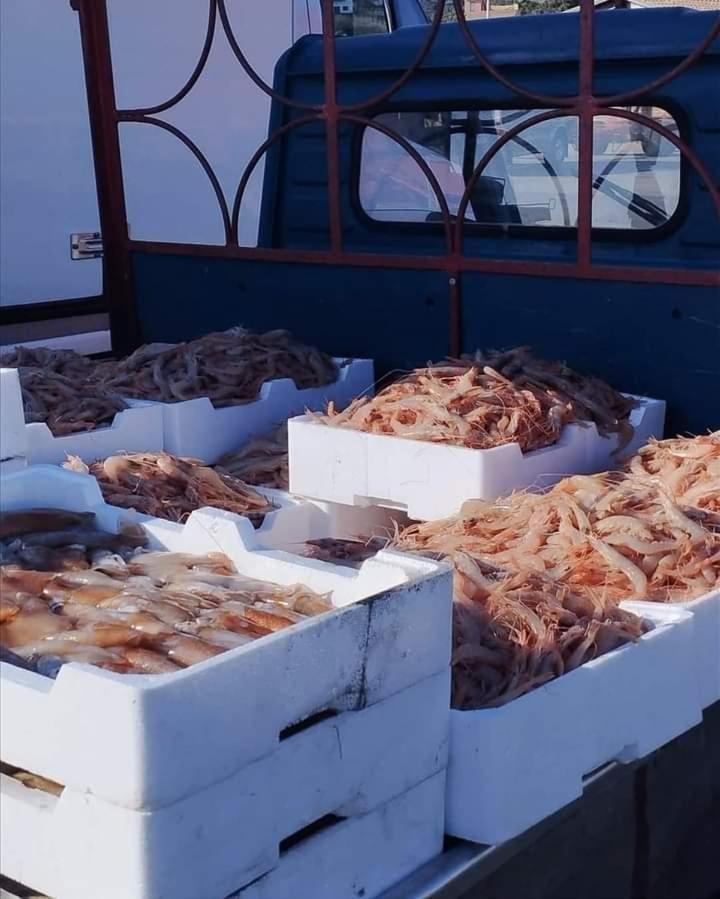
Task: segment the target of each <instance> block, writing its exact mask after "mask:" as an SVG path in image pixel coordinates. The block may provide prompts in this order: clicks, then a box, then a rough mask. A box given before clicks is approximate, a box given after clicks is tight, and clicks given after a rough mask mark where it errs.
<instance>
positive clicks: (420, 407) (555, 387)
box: [309, 348, 635, 452]
mask: <svg viewBox="0 0 720 899" xmlns="http://www.w3.org/2000/svg"><path fill="white" fill-rule="evenodd" d="M489 358H492V359H493V360H495V362H496V363H497V366H498V368H496V367H493V366H492V365H489V364H487V362H486V361H485V358H484V357H482V356H481V355H479V354H478V356H477V360H470V361H468V360H462V359H459V360H450V361H448V362H446V363H443V364H440V365H430V366H428V367H426V368H420V369H416V370H415V371H413V372H411V373H410V374H408V375H405V376H404V377H402V378H400V379H399V380H398V381H396V382H394V383H393V384H390V385H389V386H388V387H385V388H384V389H383V390H381V391H379V392H378V393H377V394H376V395H375V397H373V398H368V397H359V398H358V399H356V400H354V401H353V402H352V403H351V404H350V406H348V407H347V409H345V411H343V412H338V411H337V410H336V409H335V407H334V405H333V404H332V403H330V404H329V406H328V409H327V412H326V414H324V415H320V414H314V413H309V414H310V415H311V417H312V418H313V419H314V420H315V421H318V422H321V423H322V424H326V425H333V426H335V427H344V428H351V429H355V430H360V431H367V432H370V433H373V434H387V435H391V436H395V437H404V438H408V439H411V440H423V441H428V442H431V443H447V444H453V445H457V446H465V447H469V448H472V449H490V448H492V447H496V446H502V445H504V444H508V443H517V444H518V445H519V446H520V449H521V450H522V451H523V452H530V451H532V450H536V449H540V448H542V447H546V446H550V445H552V444H553V443H555V442H557V440H558V439H559V437H560V434H561V432H562V430H563V427H564V426H565V425H566V424H569V423H571V422H585V421H594V422H595V423H596V424H597V426H598V428H599V430H600V431H601V432H602V433H611V432H616V433H618V435H619V438H620V440H619V446H618V450H619V449H621V448H622V447H624V446H625V445H626V444H627V442H628V441H629V440H630V439H631V438H632V435H633V428H632V425H631V424H630V422H629V420H628V416H629V414H630V411H631V409H632V408H633V406H634V404H635V401H634V400H631V399H628V398H626V397H623V396H622V394H619V393H617V392H616V391H615V390H613V389H612V388H611V387H610V386H608V385H607V384H605V383H604V382H603V381H599V380H598V379H597V378H587V377H584V376H581V375H578V374H576V373H575V372H573V371H572V370H570V369H566V368H565V367H564V366H562V365H560V364H559V363H548V362H543V361H542V360H537V359H534V358H533V357H532V356H530V355H529V352H528V351H527V350H526V349H523V348H521V349H518V350H511V351H509V352H508V353H504V354H500V355H492V356H491V357H489ZM505 370H506V371H507V372H508V373H509V374H507V375H506V374H505V373H504V371H505Z"/></svg>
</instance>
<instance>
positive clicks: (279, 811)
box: [0, 670, 450, 899]
mask: <svg viewBox="0 0 720 899" xmlns="http://www.w3.org/2000/svg"><path fill="white" fill-rule="evenodd" d="M449 689H450V679H449V670H448V671H446V672H444V673H441V674H437V675H434V676H432V677H430V678H428V679H426V680H425V681H423V682H421V683H419V684H415V685H414V686H412V687H409V688H408V689H406V690H403V691H401V692H400V693H397V694H395V695H394V696H391V697H390V698H388V699H385V700H383V701H382V702H379V703H377V704H375V705H373V706H371V707H369V708H367V709H364V710H362V711H355V712H345V713H343V714H341V715H339V716H337V717H335V718H331V719H328V720H324V721H321V722H319V723H316V724H314V725H313V726H311V727H310V728H308V729H307V730H304V731H302V732H300V733H295V734H293V735H292V736H290V737H288V738H287V739H286V740H284V741H283V742H281V743H280V744H279V746H278V747H277V749H276V750H275V751H274V752H272V753H271V754H270V755H269V756H266V757H265V758H263V759H260V760H258V761H256V762H254V763H251V764H250V765H248V766H246V767H245V768H243V769H242V770H240V771H239V772H237V773H236V774H235V775H233V776H231V777H229V778H227V779H225V780H223V781H221V782H220V783H216V784H214V785H213V786H211V787H208V788H206V789H204V790H202V791H199V792H197V793H194V794H192V795H190V796H188V797H185V798H184V799H181V800H179V801H178V802H175V803H173V804H172V805H169V806H165V807H164V808H161V809H158V810H155V811H150V812H143V811H134V810H131V809H127V808H123V807H121V806H118V805H114V804H112V803H107V802H103V801H102V800H99V799H98V798H97V797H95V796H94V795H92V794H91V793H85V792H83V791H76V790H71V789H68V788H66V789H65V790H64V791H63V793H62V794H61V795H60V796H59V797H56V796H53V795H49V794H47V793H43V792H40V791H38V790H35V789H30V788H28V787H25V786H23V785H22V784H20V783H19V782H18V781H15V780H14V779H12V778H10V777H7V776H3V777H2V783H1V786H0V851H1V855H2V865H3V871H4V873H5V874H6V875H8V876H10V877H12V878H13V879H14V880H17V881H19V882H23V883H29V884H30V885H31V886H33V887H34V888H36V889H40V890H43V891H45V892H47V893H48V894H49V895H51V896H53V899H97V897H98V896H102V897H103V899H114V897H117V899H158V897H165V896H167V897H172V899H198V897H202V899H215V897H217V899H224V897H226V896H227V895H228V893H230V892H232V891H234V890H237V889H239V888H241V887H243V886H245V885H247V884H250V883H252V882H253V881H256V880H257V878H258V877H262V875H266V874H267V873H268V872H272V873H271V874H269V875H268V876H267V878H263V880H267V881H270V882H274V881H276V880H278V878H279V880H280V882H281V883H282V882H284V881H286V880H287V871H284V870H283V869H284V868H286V867H287V860H286V859H284V858H281V857H280V849H281V841H285V840H288V838H292V837H293V836H295V835H297V834H298V832H300V831H302V830H304V829H305V828H308V827H310V826H311V825H313V824H315V822H317V821H320V820H322V819H323V818H325V817H326V816H328V815H336V816H340V817H346V818H350V819H353V818H355V817H359V816H365V815H367V814H368V813H369V812H372V811H373V810H375V809H378V808H379V807H382V806H383V805H384V804H385V803H387V802H388V801H389V800H391V799H393V798H394V797H397V796H402V795H403V794H407V791H408V790H412V788H414V787H416V786H417V785H418V784H421V783H423V782H425V781H427V779H428V778H430V777H433V776H436V775H440V776H442V774H443V773H444V770H445V767H446V763H447V742H448V715H449V708H448V696H449ZM227 702H228V705H229V706H230V707H232V705H233V696H232V694H229V695H228V697H227ZM115 762H116V764H117V765H118V766H120V765H122V758H121V757H120V756H118V757H116V760H115ZM425 810H426V811H427V812H429V813H432V816H433V817H431V818H430V819H429V820H428V821H427V822H426V827H428V828H431V830H432V832H433V834H437V835H438V836H441V835H442V831H443V818H444V810H443V801H442V795H440V797H439V798H437V797H436V801H435V802H434V804H433V806H432V808H430V809H425ZM378 836H379V835H378ZM118 859H122V863H121V864H119V865H118V864H117V860H118ZM300 860H302V859H300ZM278 865H279V867H280V871H279V872H278V871H276V870H274V869H277V868H278ZM291 870H292V866H291ZM309 873H310V872H309V871H307V873H306V874H305V875H304V876H305V877H307V876H308V874H309ZM296 876H299V877H302V876H303V875H302V874H301V873H296ZM398 876H402V875H398ZM301 882H302V881H301ZM307 883H308V882H307V881H306V884H307ZM299 885H300V884H296V886H299ZM308 885H309V884H308ZM257 889H260V887H258V886H257V885H256V887H255V888H252V889H251V890H250V895H263V896H265V895H268V896H270V895H273V896H275V894H274V893H268V892H266V891H262V892H257V893H256V892H254V891H253V890H257ZM241 895H242V896H244V895H245V893H244V892H243V893H241ZM295 895H302V893H296V894H295ZM307 895H310V894H307ZM312 895H315V894H312ZM333 899H337V896H336V895H333Z"/></svg>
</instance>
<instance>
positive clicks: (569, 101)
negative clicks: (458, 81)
mask: <svg viewBox="0 0 720 899" xmlns="http://www.w3.org/2000/svg"><path fill="white" fill-rule="evenodd" d="M452 2H453V6H454V7H455V13H456V15H457V19H458V25H459V26H460V30H461V32H462V34H463V37H464V38H465V43H466V44H467V45H468V47H469V48H470V50H471V51H472V53H473V55H474V56H475V57H476V59H477V60H478V62H479V63H480V64H481V65H482V66H483V67H484V68H485V69H486V70H487V71H488V72H489V73H490V74H491V75H492V76H493V78H495V80H496V81H499V82H500V84H502V85H504V86H505V87H506V88H507V89H508V90H511V91H513V92H514V93H516V94H518V95H519V96H521V97H527V99H528V100H533V101H534V102H536V103H539V104H540V105H541V106H555V107H558V106H559V107H566V106H567V107H570V106H573V105H574V104H575V103H576V102H577V99H578V98H577V97H554V96H550V95H548V94H538V93H536V92H535V91H531V90H529V89H528V88H525V87H520V86H519V85H517V84H515V82H514V81H512V80H511V79H510V78H507V77H506V76H505V75H503V74H502V73H501V72H500V70H499V69H497V68H496V67H495V66H494V65H493V64H492V63H491V62H490V61H489V60H488V58H487V57H486V56H485V54H484V53H483V52H482V50H481V49H480V47H479V46H478V44H477V41H476V40H475V38H474V37H473V34H472V31H470V26H469V25H468V23H467V19H466V18H465V10H464V9H463V4H462V0H452Z"/></svg>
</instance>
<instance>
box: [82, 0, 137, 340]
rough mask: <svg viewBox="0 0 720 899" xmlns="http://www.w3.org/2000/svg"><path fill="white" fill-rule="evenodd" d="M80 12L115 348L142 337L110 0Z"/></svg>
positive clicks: (85, 5)
mask: <svg viewBox="0 0 720 899" xmlns="http://www.w3.org/2000/svg"><path fill="white" fill-rule="evenodd" d="M73 9H75V10H76V11H77V12H78V13H79V18H80V37H81V40H82V51H83V62H84V66H85V84H86V89H87V98H88V112H89V116H90V131H91V135H92V144H93V156H94V161H95V182H96V188H97V196H98V207H99V211H100V229H101V233H102V239H103V292H104V294H105V297H106V300H107V303H108V307H109V312H110V333H111V339H112V347H113V350H114V351H115V352H116V353H127V352H130V351H131V350H133V349H135V347H136V346H137V345H138V343H139V339H140V329H139V326H138V320H137V310H136V307H135V297H134V291H133V285H132V278H131V269H130V254H129V248H128V231H127V215H126V211H125V191H124V188H123V176H122V162H121V157H120V141H119V137H118V124H117V113H116V105H115V87H114V83H113V70H112V57H111V50H110V32H109V27H108V18H107V7H106V0H73Z"/></svg>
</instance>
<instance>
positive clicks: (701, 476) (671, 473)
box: [628, 431, 720, 526]
mask: <svg viewBox="0 0 720 899" xmlns="http://www.w3.org/2000/svg"><path fill="white" fill-rule="evenodd" d="M628 469H629V471H631V472H632V474H634V475H635V476H636V477H638V478H641V479H650V480H651V481H653V482H655V483H660V484H662V485H663V487H664V489H665V490H667V491H668V493H669V494H670V495H671V496H672V497H673V498H674V499H675V501H676V502H677V503H678V504H679V505H680V506H693V507H695V508H698V509H703V510H704V511H706V512H709V513H714V514H716V515H717V516H718V518H717V524H718V525H719V526H720V431H715V432H714V433H712V434H703V435H701V436H699V437H674V438H673V439H671V440H651V441H650V442H649V443H648V444H647V446H644V447H642V449H641V450H639V452H638V453H637V454H636V455H635V456H633V457H632V459H631V460H630V461H629V463H628Z"/></svg>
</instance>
